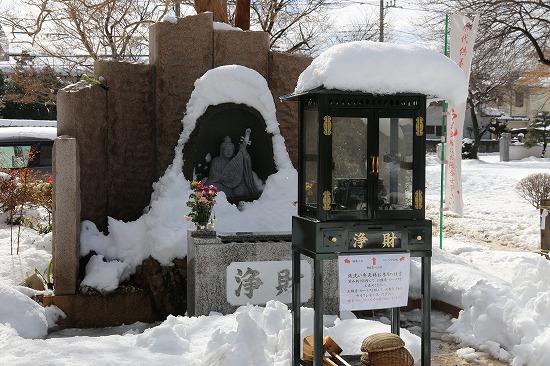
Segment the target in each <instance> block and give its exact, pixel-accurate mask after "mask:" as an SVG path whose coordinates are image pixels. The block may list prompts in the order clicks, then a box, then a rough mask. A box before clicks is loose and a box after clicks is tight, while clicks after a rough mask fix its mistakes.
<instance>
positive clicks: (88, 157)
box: [54, 13, 311, 289]
mask: <svg viewBox="0 0 550 366" xmlns="http://www.w3.org/2000/svg"><path fill="white" fill-rule="evenodd" d="M149 33H150V39H149V63H148V64H137V63H131V62H121V61H109V60H98V61H96V62H95V64H94V77H95V78H99V77H100V76H102V77H104V78H105V79H106V82H107V84H108V86H109V89H108V90H104V89H102V88H101V87H100V86H98V85H95V84H90V83H88V82H84V81H81V82H79V83H77V84H74V85H71V86H69V87H67V88H65V89H63V90H61V91H59V93H58V135H67V136H72V137H74V138H75V139H76V143H77V147H78V151H79V153H78V155H79V156H78V160H79V162H80V167H79V168H80V173H79V177H73V178H74V179H73V180H74V181H75V182H80V183H79V188H80V201H81V210H80V217H77V218H76V220H75V222H77V223H79V222H81V221H82V220H90V221H92V222H93V223H94V224H96V226H97V227H98V229H99V230H101V231H103V232H104V233H107V229H108V228H107V217H108V216H109V217H113V218H115V219H118V220H123V221H133V220H136V219H137V218H138V217H140V216H141V215H142V213H143V210H144V209H145V208H146V207H147V205H148V204H149V202H150V197H151V192H152V184H153V183H154V182H155V181H157V180H158V179H159V177H161V176H162V175H163V174H164V172H165V170H166V168H167V167H168V166H169V165H170V164H171V163H172V161H173V158H174V149H175V147H176V145H177V141H178V138H179V135H180V133H181V129H182V123H181V120H182V118H183V116H184V114H185V110H186V105H187V103H188V101H189V99H190V96H191V93H192V91H193V89H194V83H195V81H196V80H197V79H198V78H200V77H201V76H203V75H204V74H205V73H206V72H207V71H208V70H210V69H212V68H214V67H217V66H221V65H228V64H237V65H241V66H245V67H249V68H251V69H254V70H256V71H257V72H258V73H260V74H261V75H262V76H264V77H265V78H266V80H267V82H268V85H269V87H270V90H271V91H272V94H273V98H274V101H275V105H276V108H277V112H276V113H277V119H278V121H279V123H280V127H281V134H282V136H283V137H284V138H285V140H286V145H287V148H288V151H289V154H290V157H291V160H292V162H293V164H294V165H295V166H296V165H297V143H298V142H297V120H298V115H297V112H298V106H297V104H296V103H294V102H285V103H282V102H280V100H279V97H280V96H283V95H286V94H289V93H291V92H293V90H294V87H295V86H296V82H297V79H298V76H299V75H300V73H301V72H302V71H303V70H304V69H305V68H306V67H307V66H308V65H309V64H310V62H311V58H309V57H306V56H297V55H289V54H284V53H279V52H271V51H270V50H269V36H268V34H266V33H264V32H251V31H246V32H242V31H238V30H235V31H233V30H218V29H215V28H214V23H213V21H212V14H211V13H202V14H199V15H196V16H189V17H185V18H179V19H178V21H177V23H171V22H160V23H156V24H154V25H153V26H151V27H150V31H149ZM56 164H62V162H59V161H57V162H54V170H55V169H56V167H55V165H56ZM55 184H58V183H57V182H56V183H55ZM58 198H60V197H56V195H55V194H54V200H58ZM65 209H66V208H65V207H64V206H63V203H62V202H61V201H60V200H58V205H57V206H56V210H57V212H61V211H64V210H65ZM64 230H65V229H64V228H62V227H59V226H57V227H56V226H55V221H54V237H55V239H54V241H55V240H64V242H61V243H57V247H58V248H59V252H62V251H63V248H65V247H66V248H68V249H74V248H73V246H74V245H75V242H76V245H77V247H78V240H79V238H78V237H73V238H72V239H71V240H66V239H65V238H66V236H67V235H66V234H65V233H64ZM56 232H57V233H58V235H56V234H55V233H56ZM72 232H78V228H76V231H75V230H73V231H72ZM70 235H73V236H74V235H75V234H74V233H73V234H70ZM62 238H64V239H62ZM54 245H56V244H55V243H54ZM77 252H78V248H77ZM69 267H70V266H68V267H67V268H69ZM76 267H77V268H78V265H76ZM71 278H72V277H71ZM69 288H72V286H69ZM74 288H75V289H76V288H77V284H76V283H75V284H74Z"/></svg>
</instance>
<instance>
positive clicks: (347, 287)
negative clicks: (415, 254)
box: [338, 253, 411, 310]
mask: <svg viewBox="0 0 550 366" xmlns="http://www.w3.org/2000/svg"><path fill="white" fill-rule="evenodd" d="M410 262H411V261H410V254H409V253H392V254H372V255H350V256H340V257H338V272H339V284H340V310H370V309H386V308H394V307H400V306H405V305H407V301H408V294H409V277H410V273H409V270H410Z"/></svg>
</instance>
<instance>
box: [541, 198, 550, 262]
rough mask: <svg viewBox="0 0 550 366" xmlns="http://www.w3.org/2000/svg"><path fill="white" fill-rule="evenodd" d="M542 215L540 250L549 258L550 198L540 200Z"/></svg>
mask: <svg viewBox="0 0 550 366" xmlns="http://www.w3.org/2000/svg"><path fill="white" fill-rule="evenodd" d="M540 217H541V225H540V228H541V229H540V251H541V252H542V253H545V254H546V258H548V251H550V198H545V199H542V200H540ZM542 220H544V223H543V221H542ZM543 228H544V229H543Z"/></svg>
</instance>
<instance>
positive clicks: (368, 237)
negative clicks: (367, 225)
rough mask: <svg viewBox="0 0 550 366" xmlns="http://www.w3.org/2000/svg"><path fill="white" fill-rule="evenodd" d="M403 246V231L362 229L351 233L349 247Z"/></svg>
mask: <svg viewBox="0 0 550 366" xmlns="http://www.w3.org/2000/svg"><path fill="white" fill-rule="evenodd" d="M367 248H369V249H373V248H401V233H400V232H394V231H365V232H363V231H360V232H355V233H350V239H349V249H367Z"/></svg>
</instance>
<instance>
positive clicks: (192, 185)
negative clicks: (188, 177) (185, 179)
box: [191, 180, 201, 188]
mask: <svg viewBox="0 0 550 366" xmlns="http://www.w3.org/2000/svg"><path fill="white" fill-rule="evenodd" d="M199 184H201V182H198V181H196V180H194V181H193V182H191V187H192V188H197V186H198V185H199Z"/></svg>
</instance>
